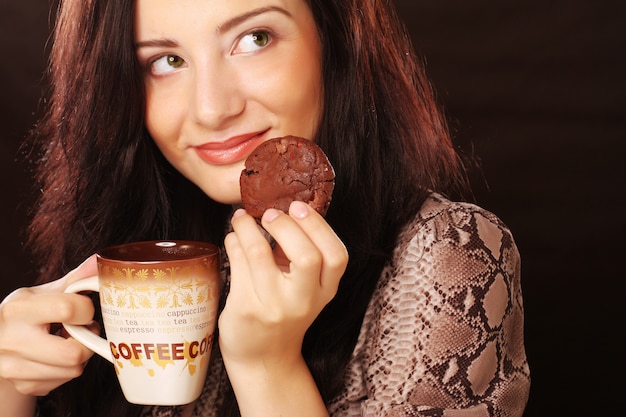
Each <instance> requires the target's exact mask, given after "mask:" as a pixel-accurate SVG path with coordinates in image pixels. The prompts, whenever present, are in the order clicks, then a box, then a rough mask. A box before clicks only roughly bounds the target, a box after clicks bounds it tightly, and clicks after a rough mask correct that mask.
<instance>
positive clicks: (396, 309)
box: [331, 200, 530, 417]
mask: <svg viewBox="0 0 626 417" xmlns="http://www.w3.org/2000/svg"><path fill="white" fill-rule="evenodd" d="M428 205H430V207H426V209H423V210H422V212H421V214H420V216H418V218H417V219H416V221H415V222H413V223H412V224H411V225H410V227H408V228H407V229H406V230H405V232H404V233H403V235H402V236H403V237H402V241H401V242H402V243H401V245H399V246H398V248H397V249H396V252H395V254H394V257H393V260H392V262H391V263H390V265H388V267H387V268H386V269H385V270H384V272H383V276H382V277H381V281H380V283H379V287H378V288H377V290H376V292H375V294H374V298H373V300H372V303H371V305H370V306H369V308H368V311H367V313H366V316H365V320H364V323H363V329H362V332H361V335H360V338H359V341H358V342H357V346H356V348H355V353H354V357H353V359H352V362H351V363H350V365H349V367H348V376H347V381H348V382H347V390H346V393H345V395H344V396H343V398H339V399H338V401H336V402H335V403H334V409H333V408H332V407H331V411H333V415H334V416H342V417H343V416H352V415H354V416H356V415H359V416H372V417H373V416H377V417H380V416H384V417H409V416H411V417H422V416H423V417H426V416H428V417H455V416H459V417H460V416H464V417H483V416H492V417H495V416H497V417H514V416H521V415H522V414H523V411H524V407H525V405H526V401H527V398H528V391H529V385H530V377H529V370H528V364H527V362H526V356H525V351H524V345H523V306H522V296H521V288H520V259H519V253H518V251H517V248H516V246H515V243H514V241H513V238H512V236H511V234H510V232H509V230H508V229H507V228H506V226H505V225H504V224H503V223H502V222H501V221H500V220H499V219H498V218H497V217H495V216H494V215H493V214H491V213H489V212H487V211H484V210H482V209H480V208H478V207H476V206H474V205H469V204H459V203H450V202H446V200H429V201H428V202H427V206H428Z"/></svg>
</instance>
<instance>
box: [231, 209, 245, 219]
mask: <svg viewBox="0 0 626 417" xmlns="http://www.w3.org/2000/svg"><path fill="white" fill-rule="evenodd" d="M244 214H246V211H245V210H244V209H242V208H240V209H237V210H235V212H234V213H233V219H236V218H237V217H241V216H243V215H244Z"/></svg>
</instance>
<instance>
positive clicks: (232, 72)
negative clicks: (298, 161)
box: [135, 0, 322, 203]
mask: <svg viewBox="0 0 626 417" xmlns="http://www.w3.org/2000/svg"><path fill="white" fill-rule="evenodd" d="M135 26H136V28H135V31H136V32H135V43H136V50H137V57H138V60H139V63H140V65H141V66H142V67H143V68H144V78H145V87H146V125H147V128H148V130H149V132H150V134H151V135H152V138H153V139H154V141H155V142H156V144H157V146H158V147H159V149H160V150H161V152H163V154H164V155H165V157H166V158H167V159H168V160H169V161H170V163H171V164H172V165H173V166H174V167H175V168H176V169H178V170H179V171H180V172H181V173H182V174H183V175H184V176H185V177H187V178H188V179H190V180H191V181H193V182H194V183H195V184H196V185H198V186H199V187H200V188H201V189H202V190H203V191H204V192H205V193H206V194H207V195H208V196H210V197H211V198H213V199H214V200H216V201H219V202H222V203H238V202H240V201H241V197H240V192H239V175H240V173H241V171H242V169H243V167H244V161H245V159H246V157H247V156H248V155H249V154H250V153H251V152H252V150H253V149H254V148H255V147H256V146H257V145H258V144H259V143H261V142H263V141H265V140H267V139H270V138H272V137H278V136H285V135H296V136H302V137H305V138H313V136H314V134H315V132H316V130H317V126H318V121H319V118H320V114H321V106H322V76H321V44H320V40H319V37H318V33H317V28H316V25H315V21H314V19H313V15H312V14H311V10H310V9H309V7H308V5H307V4H306V1H305V0H176V1H172V0H137V3H136V17H135Z"/></svg>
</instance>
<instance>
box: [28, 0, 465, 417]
mask: <svg viewBox="0 0 626 417" xmlns="http://www.w3.org/2000/svg"><path fill="white" fill-rule="evenodd" d="M307 1H308V3H309V5H310V7H311V10H312V11H313V14H314V17H315V20H316V22H317V27H318V30H319V34H320V37H321V39H322V44H323V62H322V65H323V77H324V91H325V96H324V109H323V117H322V120H321V124H320V126H319V130H318V132H317V137H316V138H315V140H316V141H317V142H318V143H319V144H320V146H321V147H322V148H323V149H324V150H325V151H326V153H327V154H328V156H329V159H330V160H331V162H332V163H333V166H334V168H335V171H336V178H337V179H336V188H335V192H334V196H333V203H332V204H331V207H330V210H329V212H328V215H327V220H328V222H329V224H331V225H332V226H333V228H334V229H335V230H336V232H337V233H338V235H339V236H340V237H341V239H342V240H343V241H344V243H345V244H346V246H347V248H348V251H349V253H350V262H349V265H348V269H347V271H346V273H345V275H344V277H343V278H342V281H341V285H340V288H339V292H338V294H337V296H336V297H335V299H334V300H333V301H332V302H331V303H330V304H329V305H328V306H327V307H326V309H324V311H323V312H322V313H321V314H320V316H319V317H318V319H317V320H316V321H315V323H314V324H313V325H312V326H311V328H310V329H309V331H308V332H307V334H306V337H305V342H304V347H303V354H304V356H305V359H306V360H307V362H308V364H309V366H310V369H311V372H312V373H313V375H314V377H315V379H316V381H317V383H318V386H319V388H320V391H321V393H322V395H323V397H324V398H325V400H327V401H329V400H331V399H332V398H333V396H334V395H336V394H337V392H338V390H340V389H341V387H342V383H343V382H342V381H343V378H342V374H343V369H344V368H345V366H346V363H347V361H348V360H349V358H350V354H351V352H352V350H353V348H354V344H355V342H356V338H357V335H358V332H359V329H360V326H361V322H362V319H363V314H364V312H365V309H366V307H367V304H368V302H369V299H370V298H371V294H372V291H373V289H374V287H375V285H376V282H377V281H378V278H379V276H380V273H381V270H382V268H383V266H384V264H385V262H387V261H388V260H389V258H390V256H391V252H392V250H393V247H394V245H395V243H396V237H397V235H398V232H399V229H400V228H401V227H402V226H403V225H404V224H405V223H406V222H407V221H408V220H409V219H410V218H411V217H412V216H414V215H415V213H416V211H417V210H418V209H419V207H420V205H421V204H422V202H423V200H424V198H425V196H426V195H427V193H428V192H430V191H431V190H434V191H439V192H443V193H455V192H457V191H462V190H463V189H464V187H465V186H466V180H465V176H464V171H463V166H462V163H461V161H460V159H459V157H458V155H457V153H456V152H455V150H454V148H453V146H452V143H451V140H450V137H449V133H448V129H447V127H446V123H445V118H444V116H443V115H442V113H441V111H440V110H439V108H438V106H437V103H436V101H435V96H434V93H433V91H432V88H431V86H430V84H429V82H428V80H427V78H426V76H425V74H424V68H423V65H422V64H421V62H420V61H419V60H418V59H417V57H416V56H415V54H414V51H413V48H412V46H411V42H410V39H409V36H408V34H407V32H406V30H405V28H404V26H403V25H402V23H401V22H400V21H399V19H398V18H397V16H396V14H395V9H394V6H393V4H392V2H391V1H390V0H307ZM133 18H134V1H133V0H116V1H113V0H108V1H107V0H64V1H62V2H61V5H60V9H59V13H58V18H57V24H56V27H55V34H54V44H53V47H52V49H51V54H50V65H49V71H48V80H49V89H48V92H47V96H46V99H47V104H46V113H45V115H44V117H43V118H42V120H41V121H40V123H39V124H38V125H37V126H36V128H35V129H34V131H33V139H34V141H35V143H36V144H37V148H36V149H37V150H38V152H39V153H38V155H39V158H37V159H36V161H35V162H36V166H37V171H36V173H37V175H36V178H37V180H38V189H40V190H41V192H40V194H39V198H38V201H37V204H36V206H35V208H34V212H33V218H32V222H31V226H30V229H29V234H30V247H31V249H32V251H33V254H34V257H35V259H37V260H38V261H39V268H40V279H39V280H40V282H46V281H50V280H52V279H56V278H58V277H60V276H62V275H63V274H64V273H66V272H67V271H68V270H69V269H70V268H72V267H74V266H75V265H76V264H78V263H79V262H80V261H81V260H82V259H84V258H86V257H87V256H89V255H90V254H91V253H93V252H94V251H96V250H97V249H98V248H101V247H103V246H106V245H109V244H113V243H121V242H125V241H131V240H144V239H162V238H187V239H202V240H210V241H214V242H218V243H219V242H221V241H222V239H223V234H224V226H225V224H226V222H227V220H228V216H229V213H230V207H227V206H223V205H220V204H217V203H216V202H214V201H212V200H211V199H209V198H208V197H207V196H206V195H204V194H203V193H202V192H201V191H200V190H199V189H198V188H197V187H196V186H195V185H194V184H192V183H190V182H189V181H187V180H186V179H184V178H183V177H182V176H181V175H180V174H179V173H178V172H177V171H176V170H175V169H173V168H172V167H171V166H170V165H169V164H168V163H167V161H165V159H164V158H163V156H162V155H161V154H160V153H159V151H158V150H157V149H156V147H155V145H154V143H153V141H152V140H151V138H150V137H149V135H148V134H147V132H146V130H145V127H144V100H145V98H144V91H143V81H142V74H141V71H140V69H139V68H138V65H137V62H136V57H135V52H134V45H133ZM95 301H96V302H97V300H95ZM96 387H97V389H96ZM224 395H226V396H227V398H228V400H227V401H226V404H227V405H226V407H228V409H227V410H223V411H224V413H223V414H222V415H237V414H238V411H237V409H236V407H235V406H234V404H235V403H234V397H233V394H232V392H229V393H224ZM48 400H49V401H45V403H46V404H48V405H50V407H52V408H54V409H55V410H56V411H54V412H52V411H51V412H50V415H63V416H67V415H92V416H106V415H120V416H131V415H136V414H137V413H138V410H139V409H138V408H137V407H133V406H130V405H128V404H127V403H126V402H125V401H123V400H122V397H121V394H120V392H119V389H117V383H116V381H115V376H114V374H113V371H112V369H111V367H110V366H109V364H108V363H106V362H105V361H104V360H102V359H100V358H97V357H94V358H93V359H92V360H91V361H90V363H89V365H88V367H87V369H86V370H85V372H84V374H83V376H81V377H80V378H78V379H77V380H75V381H72V382H71V383H68V384H66V385H65V386H63V387H61V388H60V389H58V390H57V391H55V392H54V393H52V394H51V395H50V396H49V398H48ZM52 408H51V409H52Z"/></svg>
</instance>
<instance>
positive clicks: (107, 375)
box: [0, 0, 529, 416]
mask: <svg viewBox="0 0 626 417" xmlns="http://www.w3.org/2000/svg"><path fill="white" fill-rule="evenodd" d="M113 35H115V36H113ZM286 134H293V135H298V136H304V137H307V138H311V139H312V140H315V141H316V142H317V143H318V144H319V145H320V146H321V147H322V148H323V149H324V150H325V151H326V153H327V155H328V157H329V159H330V161H331V162H332V163H333V166H334V168H335V171H336V187H335V192H334V195H333V201H332V204H331V208H330V211H329V213H328V215H327V216H326V218H325V219H322V218H321V217H319V216H318V215H317V214H316V213H314V212H312V211H311V210H310V209H309V207H308V206H307V205H305V204H302V203H294V204H293V205H292V206H291V208H290V211H289V213H288V214H286V213H280V212H277V211H274V210H269V211H268V212H266V213H265V215H264V217H263V220H262V225H263V227H264V228H265V229H266V230H267V232H268V233H269V234H271V235H272V236H273V237H274V238H275V240H276V241H277V243H278V246H277V249H276V250H275V251H274V252H272V249H271V248H270V246H269V245H268V244H267V243H266V240H265V239H264V237H263V235H262V234H261V232H260V231H259V229H258V227H257V226H256V222H255V221H254V219H252V218H251V217H250V216H248V215H247V214H246V213H245V211H243V210H241V209H237V206H238V204H239V203H240V197H239V188H238V183H237V180H236V179H237V178H238V177H239V172H240V171H241V168H242V161H243V159H245V157H246V156H247V154H249V153H250V152H251V150H252V148H253V147H254V146H255V145H256V144H258V143H260V142H262V141H264V140H266V139H268V138H270V137H275V136H282V135H286ZM35 137H36V138H37V139H38V141H39V143H41V144H42V145H43V147H42V150H43V152H42V154H41V158H40V160H39V161H38V179H39V181H40V182H41V187H42V190H43V191H42V193H41V195H40V198H39V203H38V205H37V207H36V211H35V215H34V218H33V222H32V225H31V229H30V234H31V243H32V245H33V248H34V254H35V255H36V259H38V260H40V263H41V269H40V271H41V278H40V285H39V286H37V287H33V288H28V289H20V290H17V291H16V292H14V293H13V294H11V295H10V296H9V297H7V299H6V300H5V301H4V302H3V304H2V307H1V310H0V352H1V354H0V378H1V379H0V390H1V391H0V393H2V394H3V395H4V398H9V399H10V401H9V402H8V404H11V405H10V406H12V407H13V408H14V409H15V410H16V412H15V413H13V415H24V416H26V415H33V413H34V409H35V405H36V404H35V400H34V397H33V396H36V395H39V396H44V397H43V399H42V400H40V401H39V402H38V410H39V414H40V415H62V416H68V415H91V416H110V415H116V416H118V415H119V416H139V415H143V416H178V415H194V416H213V415H219V416H230V415H232V416H236V415H242V416H246V415H255V416H258V415H279V414H282V415H298V416H306V415H312V416H313V415H328V414H330V415H334V416H352V415H367V416H419V415H428V416H436V415H443V414H444V413H446V415H455V414H454V413H466V414H467V413H472V415H481V416H482V415H493V416H520V415H521V414H522V412H523V409H524V406H525V403H526V399H527V395H528V385H529V374H528V366H527V363H526V358H525V354H524V348H523V337H522V333H523V332H522V330H523V318H522V316H523V312H522V304H521V291H520V283H519V279H520V278H519V255H518V253H517V249H516V247H515V244H514V242H513V240H512V237H511V235H510V232H509V231H508V229H507V228H506V227H505V226H504V225H503V224H502V223H501V222H500V220H498V219H497V218H496V217H495V216H493V215H492V214H490V213H488V212H486V211H484V210H482V209H480V208H478V207H476V206H473V205H470V204H462V203H452V202H450V201H449V200H447V199H446V198H444V197H442V193H445V194H448V195H453V194H454V193H459V192H462V191H463V190H464V189H465V184H466V181H465V176H464V172H463V166H462V163H461V161H460V159H459V157H458V156H457V154H456V153H455V151H454V149H453V147H452V145H451V141H450V138H449V134H448V132H447V129H446V124H445V122H444V119H443V116H442V115H441V113H440V112H439V110H438V109H437V106H436V103H435V101H434V98H433V92H432V91H431V88H430V86H429V84H428V82H427V80H426V78H425V76H424V73H423V68H422V67H421V65H420V64H419V63H418V61H417V60H416V59H415V57H414V56H413V52H412V50H411V46H410V42H409V39H408V36H407V34H406V32H405V31H404V29H403V27H402V25H401V24H400V23H399V22H398V19H397V17H396V16H395V13H394V10H393V7H392V5H391V4H389V2H388V1H385V0H371V1H366V0H343V1H337V0H333V1H321V0H320V1H316V0H309V1H305V0H290V1H278V0H255V1H254V2H253V1H244V0H237V1H235V0H229V1H227V2H226V1H218V0H185V1H177V2H169V1H165V0H136V1H130V0H118V1H99V0H94V1H89V2H83V1H79V0H66V1H64V2H63V3H62V5H61V8H60V11H59V15H58V21H57V26H56V32H55V43H54V46H53V48H52V51H51V64H50V93H49V102H48V111H47V114H46V117H45V118H44V119H43V120H42V122H41V123H40V124H39V126H38V127H37V129H36V131H35ZM162 238H168V239H173V238H186V239H198V240H208V241H213V242H224V248H225V253H226V255H227V257H228V262H227V263H225V265H229V266H230V270H229V271H228V270H227V271H225V273H226V275H227V276H226V277H225V279H226V280H227V282H229V283H230V292H228V291H226V294H227V295H226V297H225V300H224V302H225V306H224V308H223V310H222V313H221V315H220V319H219V349H216V351H217V355H216V356H215V357H214V358H213V359H212V361H213V362H212V365H211V370H210V374H209V376H208V378H207V384H206V388H205V392H204V393H203V395H202V396H201V398H200V399H199V400H198V401H197V402H196V403H195V404H191V405H189V406H187V407H179V408H168V407H143V408H142V407H139V406H133V405H130V404H128V403H126V402H125V401H124V400H123V397H122V396H121V393H120V392H119V389H118V387H117V382H116V380H115V376H114V375H113V369H111V367H110V365H109V364H108V363H106V362H105V361H103V360H101V359H99V358H97V357H92V358H91V359H89V360H88V358H89V357H90V352H88V351H87V350H85V349H84V348H82V346H80V345H78V343H77V342H76V341H74V340H73V339H71V338H67V339H66V335H64V334H62V333H58V332H56V329H57V327H58V326H56V325H54V323H58V322H62V321H64V322H72V323H76V324H85V323H88V322H89V321H90V320H91V318H92V316H93V311H94V307H93V305H92V304H91V302H90V301H89V300H86V297H81V296H77V295H68V294H62V290H63V289H64V288H65V287H66V286H67V285H69V283H71V282H73V281H74V280H77V279H82V278H84V277H86V276H89V275H90V274H93V273H94V265H93V258H89V259H88V261H87V262H84V263H83V264H81V266H79V267H78V268H76V269H75V270H73V271H71V272H69V273H68V271H69V270H70V269H71V267H72V265H77V264H79V263H80V262H81V261H82V260H83V259H85V258H87V257H88V256H89V255H90V254H92V253H93V252H95V251H96V250H97V249H98V248H101V247H103V246H106V245H110V244H113V243H120V242H125V241H133V240H146V239H162ZM281 248H282V249H284V251H283V250H282V249H281ZM347 254H349V260H348V255H347ZM287 265H288V266H289V269H288V270H286V269H285V267H286V266H287ZM251 271H254V272H252V273H251ZM285 271H287V272H285ZM283 272H284V273H285V275H283ZM64 274H67V275H65V277H63V278H62V279H59V280H57V278H58V277H60V276H63V275H64ZM312 283H313V284H312ZM292 284H293V285H292ZM282 295H284V297H281V296H282ZM268 297H269V298H268ZM259 299H260V300H259ZM259 301H261V302H265V303H266V305H270V306H272V314H271V315H268V314H267V310H264V309H263V308H261V307H260V306H259V303H258V302H259ZM59 307H60V308H59ZM96 310H97V309H96ZM94 327H96V328H97V327H98V325H97V323H94ZM94 331H97V329H94ZM16 341H19V342H20V343H17V345H19V347H16ZM84 363H86V366H84V365H83V364H84ZM83 367H84V369H83ZM455 410H458V411H455Z"/></svg>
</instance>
